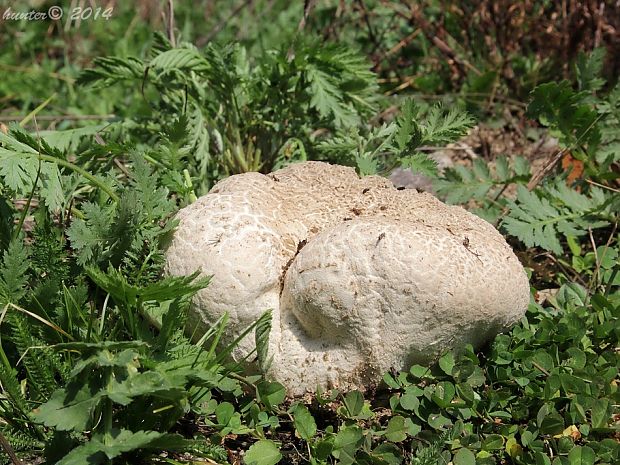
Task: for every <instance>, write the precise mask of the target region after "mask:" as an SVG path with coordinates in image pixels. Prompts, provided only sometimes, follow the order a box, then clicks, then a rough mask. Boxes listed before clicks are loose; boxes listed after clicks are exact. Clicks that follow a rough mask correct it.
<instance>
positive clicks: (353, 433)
mask: <svg viewBox="0 0 620 465" xmlns="http://www.w3.org/2000/svg"><path fill="white" fill-rule="evenodd" d="M362 439H363V434H362V430H361V429H360V428H359V427H358V426H348V427H345V428H342V429H340V431H338V434H336V438H335V440H334V448H333V450H332V455H333V456H334V457H336V458H337V459H338V460H339V463H341V464H343V465H350V464H353V463H355V454H356V452H357V449H358V447H359V445H360V443H361V441H362Z"/></svg>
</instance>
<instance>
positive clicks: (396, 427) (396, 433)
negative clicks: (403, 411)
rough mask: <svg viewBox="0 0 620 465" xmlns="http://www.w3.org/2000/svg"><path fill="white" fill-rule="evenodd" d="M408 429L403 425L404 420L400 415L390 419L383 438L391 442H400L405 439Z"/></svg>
mask: <svg viewBox="0 0 620 465" xmlns="http://www.w3.org/2000/svg"><path fill="white" fill-rule="evenodd" d="M408 430H409V428H408V427H407V426H406V425H405V418H404V417H401V416H400V415H398V416H395V417H392V418H390V421H388V424H387V428H386V429H385V438H386V439H387V440H388V441H392V442H401V441H404V440H405V439H407V431H408Z"/></svg>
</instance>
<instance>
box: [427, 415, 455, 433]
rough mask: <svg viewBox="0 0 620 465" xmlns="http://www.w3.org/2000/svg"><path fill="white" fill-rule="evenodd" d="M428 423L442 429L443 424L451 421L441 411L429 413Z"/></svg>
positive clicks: (446, 424)
mask: <svg viewBox="0 0 620 465" xmlns="http://www.w3.org/2000/svg"><path fill="white" fill-rule="evenodd" d="M428 424H429V426H430V427H431V428H434V429H443V428H444V426H448V425H450V424H452V422H451V421H450V420H449V419H448V418H446V417H445V416H443V415H442V414H441V413H431V414H430V415H429V416H428Z"/></svg>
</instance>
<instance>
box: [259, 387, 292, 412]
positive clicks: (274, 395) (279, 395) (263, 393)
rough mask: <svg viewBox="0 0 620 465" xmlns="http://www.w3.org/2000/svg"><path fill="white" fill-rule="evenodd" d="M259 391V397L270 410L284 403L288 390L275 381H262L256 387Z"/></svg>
mask: <svg viewBox="0 0 620 465" xmlns="http://www.w3.org/2000/svg"><path fill="white" fill-rule="evenodd" d="M256 387H257V389H258V397H259V399H260V401H261V402H262V403H264V404H265V406H266V407H267V408H268V409H269V410H273V409H274V408H275V407H277V406H278V405H280V404H281V403H282V402H284V399H285V398H286V389H285V388H284V386H282V385H281V384H280V383H278V382H275V381H273V382H272V381H261V382H259V383H258V384H257V385H256Z"/></svg>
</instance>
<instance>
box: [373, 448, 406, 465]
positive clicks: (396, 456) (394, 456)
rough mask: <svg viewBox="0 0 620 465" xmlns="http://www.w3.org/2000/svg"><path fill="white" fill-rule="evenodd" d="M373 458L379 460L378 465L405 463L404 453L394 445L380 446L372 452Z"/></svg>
mask: <svg viewBox="0 0 620 465" xmlns="http://www.w3.org/2000/svg"><path fill="white" fill-rule="evenodd" d="M371 455H372V457H373V458H375V459H377V460H378V461H379V462H378V463H377V462H373V463H377V465H384V464H385V465H400V464H401V462H402V461H403V457H402V453H401V452H400V449H399V448H398V447H397V446H396V445H394V444H389V443H383V444H379V445H378V446H377V447H375V448H374V449H373V451H372V454H371Z"/></svg>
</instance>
